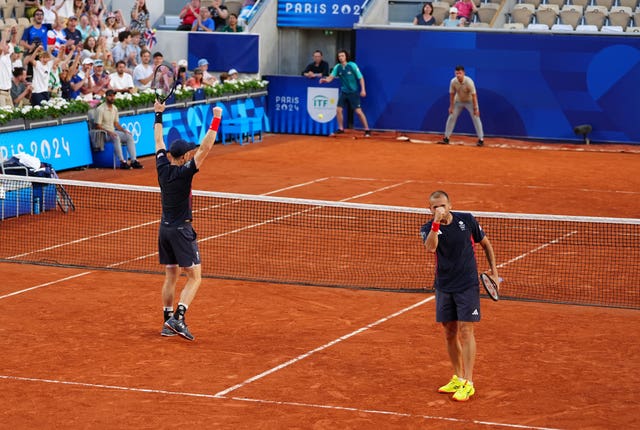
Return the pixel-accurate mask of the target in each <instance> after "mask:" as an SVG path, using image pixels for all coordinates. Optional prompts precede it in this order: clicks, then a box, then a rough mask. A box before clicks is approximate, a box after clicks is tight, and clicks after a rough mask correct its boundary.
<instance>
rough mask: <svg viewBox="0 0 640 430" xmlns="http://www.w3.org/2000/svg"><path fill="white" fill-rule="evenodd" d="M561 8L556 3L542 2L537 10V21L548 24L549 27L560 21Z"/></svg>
mask: <svg viewBox="0 0 640 430" xmlns="http://www.w3.org/2000/svg"><path fill="white" fill-rule="evenodd" d="M559 14H560V8H559V7H558V5H556V4H541V5H540V7H538V10H536V23H538V24H546V25H547V26H548V27H549V28H551V26H553V24H557V23H558V15H559Z"/></svg>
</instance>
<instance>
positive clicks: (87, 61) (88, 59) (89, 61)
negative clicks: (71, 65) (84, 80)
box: [82, 58, 93, 65]
mask: <svg viewBox="0 0 640 430" xmlns="http://www.w3.org/2000/svg"><path fill="white" fill-rule="evenodd" d="M85 64H93V59H91V58H85V59H84V60H82V65H85Z"/></svg>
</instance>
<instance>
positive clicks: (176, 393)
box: [0, 375, 559, 430]
mask: <svg viewBox="0 0 640 430" xmlns="http://www.w3.org/2000/svg"><path fill="white" fill-rule="evenodd" d="M0 379H5V380H9V381H23V382H39V383H45V384H59V385H71V386H75V387H84V388H99V389H105V390H117V391H129V392H135V393H149V394H166V395H169V396H184V397H199V398H205V399H216V400H233V401H238V402H251V403H262V404H268V405H284V406H298V407H306V408H318V409H329V410H337V411H351V412H358V413H366V414H377V415H390V416H397V417H406V418H423V419H426V420H439V421H452V422H457V423H472V424H479V425H488V426H499V427H509V428H518V429H531V430H559V429H555V428H550V427H535V426H526V425H520V424H507V423H498V422H491V421H479V420H471V419H461V418H449V417H438V416H432V415H420V414H408V413H405V412H394V411H384V410H378V409H358V408H351V407H347V406H332V405H321V404H315V403H301V402H282V401H277V400H263V399H252V398H249V397H221V396H217V395H213V394H205V393H188V392H181V391H168V390H157V389H152V388H132V387H123V386H119V385H105V384H90V383H87V382H75V381H61V380H58V379H43V378H26V377H22V376H10V375H0Z"/></svg>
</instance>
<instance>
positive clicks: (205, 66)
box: [198, 58, 218, 86]
mask: <svg viewBox="0 0 640 430" xmlns="http://www.w3.org/2000/svg"><path fill="white" fill-rule="evenodd" d="M198 68H199V69H200V70H202V82H203V83H204V84H205V85H209V86H213V85H215V83H216V81H217V80H218V79H216V77H215V76H213V75H212V74H211V73H209V62H208V61H207V59H206V58H201V59H199V60H198Z"/></svg>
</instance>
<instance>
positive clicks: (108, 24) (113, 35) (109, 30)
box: [101, 13, 118, 51]
mask: <svg viewBox="0 0 640 430" xmlns="http://www.w3.org/2000/svg"><path fill="white" fill-rule="evenodd" d="M101 35H102V36H104V37H105V38H106V45H107V49H108V50H109V51H111V49H113V47H114V46H115V45H116V43H118V30H117V29H116V15H115V14H113V13H110V14H108V15H107V17H106V18H105V20H104V26H103V27H102V33H101Z"/></svg>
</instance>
